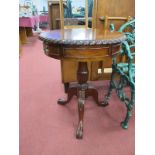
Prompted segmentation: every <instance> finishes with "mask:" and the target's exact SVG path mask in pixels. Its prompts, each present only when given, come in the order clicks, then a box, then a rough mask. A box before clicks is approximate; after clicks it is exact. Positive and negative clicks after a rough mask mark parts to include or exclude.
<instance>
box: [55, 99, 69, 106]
mask: <svg viewBox="0 0 155 155" xmlns="http://www.w3.org/2000/svg"><path fill="white" fill-rule="evenodd" d="M57 103H58V104H60V105H65V104H67V103H68V100H64V99H58V101H57Z"/></svg>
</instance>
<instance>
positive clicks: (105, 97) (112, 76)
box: [103, 72, 115, 104]
mask: <svg viewBox="0 0 155 155" xmlns="http://www.w3.org/2000/svg"><path fill="white" fill-rule="evenodd" d="M114 78H115V72H112V73H111V79H110V86H109V89H108V93H107V94H106V95H105V96H104V101H103V103H104V104H108V102H109V100H110V97H111V93H112V90H113V89H114Z"/></svg>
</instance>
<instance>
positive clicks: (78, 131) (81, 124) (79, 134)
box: [76, 122, 83, 139]
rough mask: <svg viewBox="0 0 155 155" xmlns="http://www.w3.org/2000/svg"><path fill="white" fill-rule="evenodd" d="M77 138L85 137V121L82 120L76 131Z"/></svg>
mask: <svg viewBox="0 0 155 155" xmlns="http://www.w3.org/2000/svg"><path fill="white" fill-rule="evenodd" d="M76 138H77V139H82V138H83V123H82V122H80V123H79V125H78V128H77V131H76Z"/></svg>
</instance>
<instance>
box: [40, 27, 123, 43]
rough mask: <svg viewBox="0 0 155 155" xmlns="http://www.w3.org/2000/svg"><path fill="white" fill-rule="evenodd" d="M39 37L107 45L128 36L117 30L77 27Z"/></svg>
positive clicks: (55, 40)
mask: <svg viewBox="0 0 155 155" xmlns="http://www.w3.org/2000/svg"><path fill="white" fill-rule="evenodd" d="M39 39H40V40H42V41H46V42H48V43H52V44H60V45H105V44H115V43H121V42H122V41H124V40H125V39H126V37H125V35H124V34H123V33H120V32H117V31H115V32H110V31H104V30H101V29H86V28H76V29H60V30H51V31H46V32H43V33H41V34H40V36H39Z"/></svg>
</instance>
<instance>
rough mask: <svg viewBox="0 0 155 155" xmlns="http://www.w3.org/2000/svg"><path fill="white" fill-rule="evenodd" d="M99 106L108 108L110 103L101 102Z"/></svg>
mask: <svg viewBox="0 0 155 155" xmlns="http://www.w3.org/2000/svg"><path fill="white" fill-rule="evenodd" d="M98 105H99V106H101V107H106V106H108V105H109V103H108V102H104V101H102V102H100V103H99V104H98Z"/></svg>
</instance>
